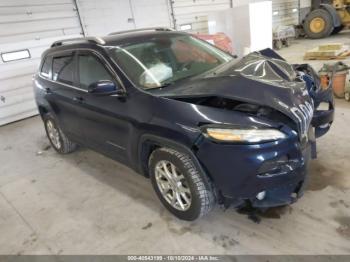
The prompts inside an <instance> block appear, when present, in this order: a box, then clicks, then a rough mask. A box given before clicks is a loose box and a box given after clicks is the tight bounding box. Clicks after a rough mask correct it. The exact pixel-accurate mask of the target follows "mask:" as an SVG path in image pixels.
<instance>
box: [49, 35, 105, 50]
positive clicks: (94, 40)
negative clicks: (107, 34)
mask: <svg viewBox="0 0 350 262" xmlns="http://www.w3.org/2000/svg"><path fill="white" fill-rule="evenodd" d="M69 42H77V43H79V42H89V43H94V44H98V45H104V44H105V43H106V42H105V41H104V40H103V39H102V38H99V37H92V36H89V37H79V38H69V39H64V40H59V41H55V42H54V43H53V44H52V45H51V47H56V46H61V45H63V44H65V43H69Z"/></svg>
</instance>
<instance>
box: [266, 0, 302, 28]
mask: <svg viewBox="0 0 350 262" xmlns="http://www.w3.org/2000/svg"><path fill="white" fill-rule="evenodd" d="M272 24H273V27H274V28H276V27H277V26H279V25H297V24H299V0H272Z"/></svg>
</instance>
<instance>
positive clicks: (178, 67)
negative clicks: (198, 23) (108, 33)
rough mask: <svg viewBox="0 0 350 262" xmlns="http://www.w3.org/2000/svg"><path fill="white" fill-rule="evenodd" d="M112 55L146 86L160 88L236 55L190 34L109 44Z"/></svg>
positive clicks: (129, 75) (145, 87)
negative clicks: (123, 43)
mask: <svg viewBox="0 0 350 262" xmlns="http://www.w3.org/2000/svg"><path fill="white" fill-rule="evenodd" d="M109 53H110V55H111V57H112V59H114V60H115V62H116V63H117V64H118V65H119V66H120V67H121V68H122V69H123V71H124V72H125V73H126V74H127V75H128V77H129V78H130V80H131V81H132V82H133V83H134V84H135V85H137V86H140V87H142V88H143V89H152V88H159V87H162V86H164V85H167V84H171V83H174V82H176V81H179V80H181V79H184V78H188V77H192V76H195V75H199V74H202V73H204V72H206V71H209V70H211V69H213V68H215V67H217V66H219V65H221V64H223V63H226V62H228V61H230V60H232V59H233V57H232V56H231V55H229V54H227V53H225V52H223V51H221V50H220V49H218V48H215V47H214V46H212V45H210V44H208V43H206V42H204V41H202V40H199V39H197V38H195V37H192V36H190V35H180V36H179V35H176V36H169V35H167V36H156V37H153V38H152V39H147V40H145V41H144V42H138V43H133V44H126V45H123V46H114V47H109Z"/></svg>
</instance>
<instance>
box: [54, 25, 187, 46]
mask: <svg viewBox="0 0 350 262" xmlns="http://www.w3.org/2000/svg"><path fill="white" fill-rule="evenodd" d="M174 34H175V35H185V34H186V33H184V32H178V31H174V30H172V29H168V28H144V29H135V30H129V31H121V32H114V33H111V34H109V35H108V36H104V37H93V36H88V37H81V38H71V39H64V40H59V41H56V42H54V43H53V44H52V45H51V48H53V47H59V46H70V45H76V44H96V45H102V46H108V45H121V44H124V43H131V42H139V41H141V40H145V39H147V38H152V37H154V36H159V35H162V36H164V35H174Z"/></svg>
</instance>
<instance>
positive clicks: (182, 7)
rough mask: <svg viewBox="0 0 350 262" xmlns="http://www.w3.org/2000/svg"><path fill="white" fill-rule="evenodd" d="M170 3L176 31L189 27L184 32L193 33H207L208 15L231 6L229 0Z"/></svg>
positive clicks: (188, 0)
mask: <svg viewBox="0 0 350 262" xmlns="http://www.w3.org/2000/svg"><path fill="white" fill-rule="evenodd" d="M171 2H172V10H173V13H174V17H175V26H176V29H178V30H181V29H183V28H185V27H188V28H189V27H191V28H190V29H188V30H186V31H189V32H194V33H208V14H209V13H210V12H215V11H219V10H225V9H228V8H230V7H231V6H232V1H231V0H195V1H193V0H173V1H171ZM237 2H238V1H237Z"/></svg>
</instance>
